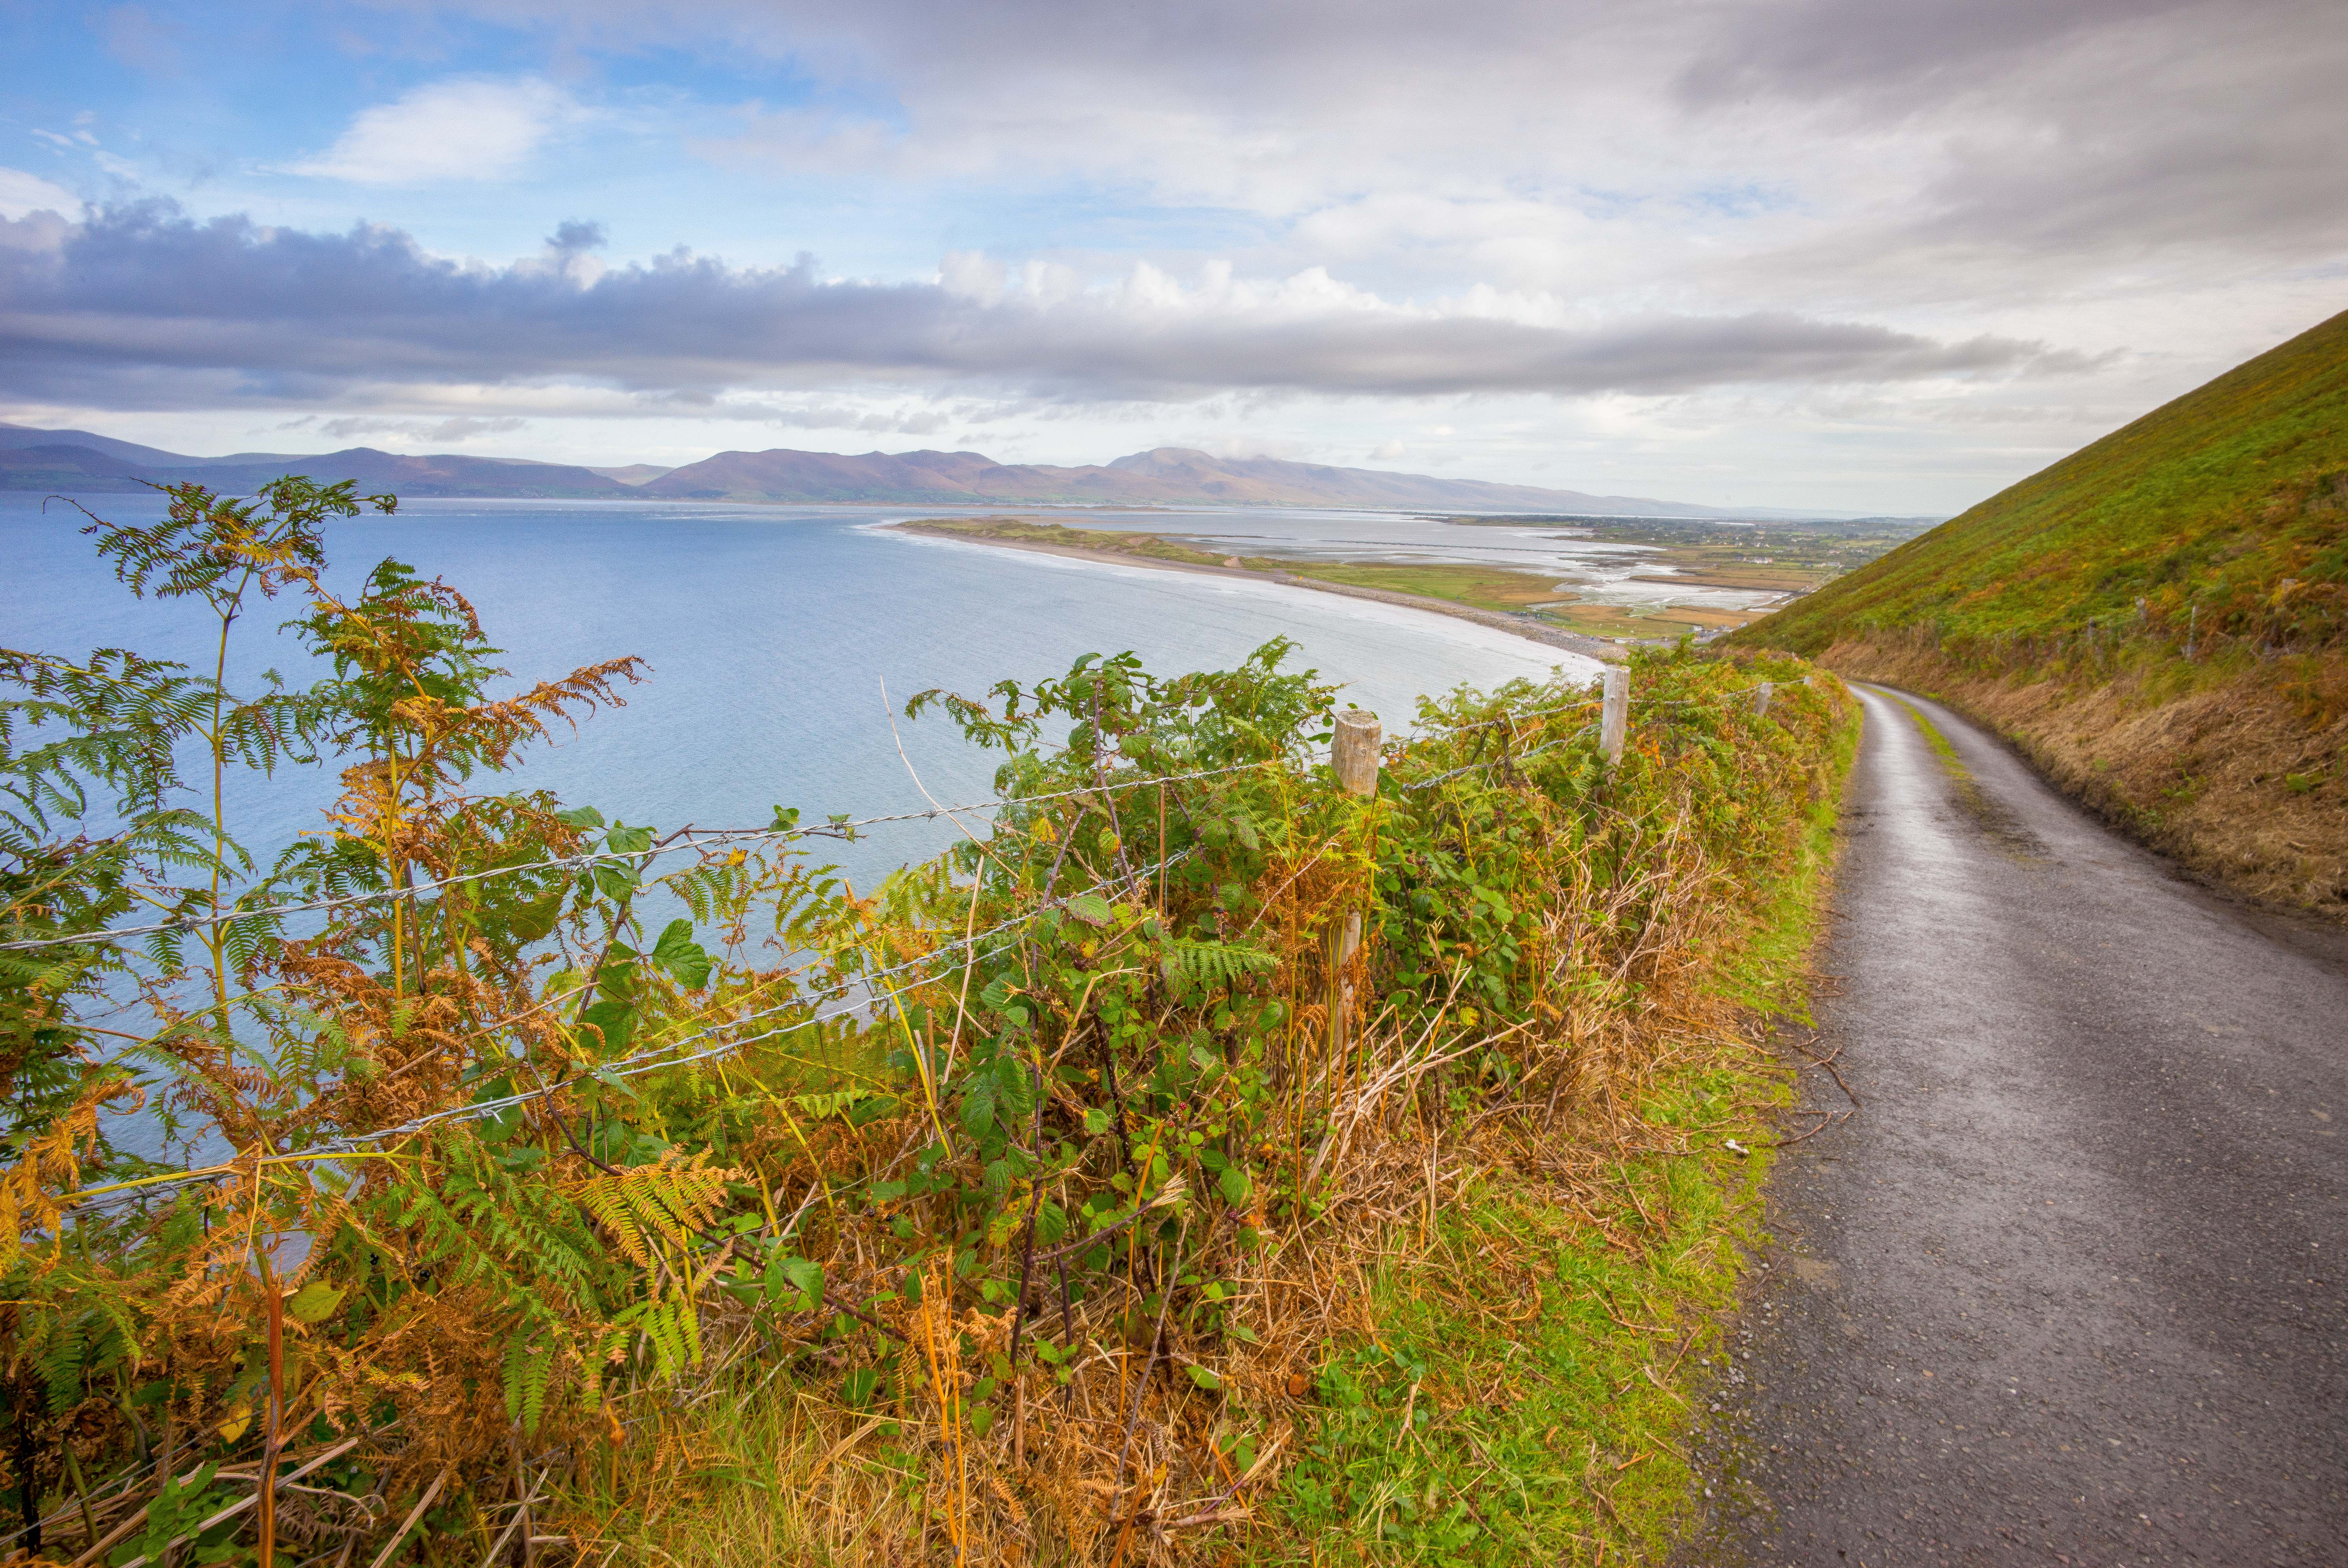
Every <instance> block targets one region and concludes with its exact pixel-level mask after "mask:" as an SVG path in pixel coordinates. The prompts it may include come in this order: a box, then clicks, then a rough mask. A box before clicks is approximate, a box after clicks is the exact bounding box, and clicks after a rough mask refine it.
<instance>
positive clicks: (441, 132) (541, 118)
mask: <svg viewBox="0 0 2348 1568" xmlns="http://www.w3.org/2000/svg"><path fill="white" fill-rule="evenodd" d="M583 118H586V111H585V110H584V109H583V108H582V107H581V106H580V105H579V103H578V102H577V101H576V100H575V99H573V98H572V97H571V96H570V95H569V94H568V93H565V92H564V91H562V89H561V88H560V87H555V86H554V85H553V84H552V83H551V82H546V81H542V80H540V79H539V78H537V77H522V78H520V79H519V80H515V81H490V80H484V79H480V78H460V79H457V80H452V81H445V82H434V83H431V84H430V85H428V86H426V87H417V88H416V89H415V90H414V91H412V92H410V93H408V94H407V95H406V96H404V97H400V98H398V99H396V100H395V101H393V102H391V103H387V104H377V105H376V107H375V108H369V109H362V110H361V111H360V112H359V114H358V117H357V118H355V119H353V120H352V121H351V126H350V128H349V129H348V130H346V131H345V132H343V134H342V137H341V138H340V139H339V140H337V141H336V142H335V145H334V146H333V147H331V148H329V149H326V151H325V152H324V153H323V154H321V155H320V156H318V157H316V158H313V159H304V160H303V161H302V162H299V163H293V164H288V165H285V166H284V167H283V170H282V172H284V173H287V174H308V175H314V176H316V177H318V178H321V179H348V180H353V181H355V182H356V183H359V184H362V185H423V184H428V183H431V182H434V181H437V180H444V179H510V178H512V177H513V176H515V175H516V174H519V173H520V171H521V170H522V169H523V167H524V166H525V165H527V164H528V163H529V162H530V159H531V157H532V156H533V155H534V154H536V153H537V151H538V150H539V149H540V148H541V147H542V146H544V145H545V144H546V142H547V141H548V139H549V138H551V137H553V136H554V135H555V134H556V133H558V132H559V131H561V129H563V128H565V127H566V126H569V125H572V124H576V123H577V122H578V121H580V120H582V119H583Z"/></svg>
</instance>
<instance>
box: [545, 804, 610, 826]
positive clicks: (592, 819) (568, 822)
mask: <svg viewBox="0 0 2348 1568" xmlns="http://www.w3.org/2000/svg"><path fill="white" fill-rule="evenodd" d="M554 820H555V821H557V822H559V823H561V824H562V825H563V826H565V827H601V826H602V825H603V814H602V812H600V811H597V810H596V809H595V808H594V807H593V806H592V805H582V806H580V807H578V808H576V809H575V810H572V811H558V812H556V813H555V814H554Z"/></svg>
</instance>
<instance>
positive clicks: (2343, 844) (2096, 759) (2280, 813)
mask: <svg viewBox="0 0 2348 1568" xmlns="http://www.w3.org/2000/svg"><path fill="white" fill-rule="evenodd" d="M1825 662H1826V663H1828V665H1830V666H1831V667H1833V668H1834V669H1836V670H1838V671H1841V672H1842V673H1844V674H1846V675H1850V676H1856V677H1859V678H1860V679H1862V680H1869V681H1881V682H1886V683H1887V684H1890V685H1893V686H1899V687H1903V688H1905V689H1907V690H1910V691H1914V692H1924V693H1926V694H1928V695H1931V696H1932V697H1935V698H1938V699H1939V700H1941V701H1942V702H1948V703H1949V704H1950V705H1952V707H1955V708H1956V709H1958V710H1959V711H1960V712H1964V713H1966V714H1967V715H1969V716H1970V717H1972V718H1973V719H1975V720H1977V721H1979V722H1981V723H1984V724H1987V725H1988V726H1990V727H1991V728H1992V729H1993V730H1995V731H1996V732H1997V733H1999V734H2001V735H2003V736H2004V737H2005V738H2006V739H2007V740H2009V741H2011V742H2012V743H2013V744H2014V745H2015V746H2016V747H2018V748H2019V749H2020V750H2021V751H2022V753H2023V754H2024V756H2026V757H2028V758H2029V760H2030V761H2031V762H2032V764H2034V765H2035V766H2036V767H2037V768H2038V769H2039V771H2040V772H2041V773H2043V774H2044V775H2045V776H2046V777H2047V778H2049V779H2051V780H2052V781H2053V782H2054V783H2055V784H2057V785H2058V786H2060V787H2061V788H2062V789H2063V790H2064V791H2065V793H2067V794H2071V795H2073V796H2074V797H2075V798H2076V799H2078V800H2080V801H2081V802H2083V803H2084V804H2086V805H2088V806H2089V807H2091V808H2092V809H2094V810H2095V811H2096V812H2097V813H2098V814H2099V815H2102V816H2104V817H2105V818H2106V820H2109V821H2111V822H2113V823H2115V824H2116V825H2119V826H2121V827H2123V828H2125V829H2126V830H2127V832H2128V833H2130V834H2131V835H2133V836H2135V837H2136V838H2137V839H2138V840H2140V841H2141V842H2143V843H2145V844H2147V845H2150V846H2151V847H2153V848H2155V849H2157V850H2159V851H2160V852H2161V853H2163V854H2165V855H2168V856H2173V857H2174V858H2175V859H2177V860H2178V862H2179V863H2181V864H2182V865H2184V866H2187V867H2188V868H2190V869H2191V870H2193V871H2195V872H2197V873H2199V874H2200V875H2201V876H2205V877H2208V878H2209V879H2210V880H2211V881H2214V882H2216V883H2218V884H2219V885H2220V886H2225V887H2228V888H2230V889H2231V890H2233V891H2235V892H2238V893H2241V894H2244V895H2247V896H2249V897H2252V898H2256V899H2258V900H2260V901H2262V902H2265V903H2270V904H2275V905H2280V906H2283V907H2291V908H2296V909H2302V910H2308V911H2312V912H2314V913H2317V914H2319V915H2322V916H2324V917H2328V918H2331V919H2334V920H2348V654H2343V652H2341V651H2337V650H2329V651H2320V652H2315V653H2307V654H2291V655H2282V656H2279V657H2275V658H2272V659H2260V658H2257V657H2256V656H2255V655H2254V654H2252V653H2250V652H2247V651H2234V652H2233V653H2232V655H2231V657H2230V662H2228V663H2225V664H2221V665H2219V667H2217V668H2215V669H2210V670H2207V671H2203V670H2198V669H2196V670H2191V671H2187V670H2181V669H2179V668H2178V663H2177V661H2174V660H2168V661H2156V660H2149V659H2148V660H2144V661H2122V662H2121V663H2120V664H2119V665H2118V667H2117V668H2116V669H2114V670H2113V671H2110V672H2109V674H2108V675H2107V676H2106V677H2104V678H2100V679H2082V678H2081V677H2080V676H2079V675H2077V674H2075V673H2072V672H2068V671H2062V670H2060V669H2056V670H2054V671H2048V670H2046V669H2038V670H2032V671H2023V672H2019V673H2009V674H2000V673H1996V672H1990V671H1974V670H1969V669H1966V668H1963V667H1962V666H1961V665H1960V664H1958V663H1957V662H1956V661H1952V660H1951V659H1949V658H1946V657H1944V656H1943V655H1942V654H1941V651H1939V650H1938V649H1936V648H1935V647H1934V646H1933V645H1932V644H1931V642H1929V641H1923V640H1921V639H1914V638H1909V637H1896V636H1890V637H1875V638H1868V639H1846V640H1844V641H1838V642H1837V643H1836V644H1835V645H1834V646H1833V647H1832V648H1831V649H1830V650H1828V652H1827V654H1826V657H1825Z"/></svg>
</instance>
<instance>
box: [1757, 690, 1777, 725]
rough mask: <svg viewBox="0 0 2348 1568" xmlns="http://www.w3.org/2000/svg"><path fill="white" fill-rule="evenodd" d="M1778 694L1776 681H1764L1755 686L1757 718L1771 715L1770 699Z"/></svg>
mask: <svg viewBox="0 0 2348 1568" xmlns="http://www.w3.org/2000/svg"><path fill="white" fill-rule="evenodd" d="M1776 694H1777V682H1775V681H1764V682H1761V684H1759V685H1758V686H1756V687H1754V688H1753V716H1754V717H1755V718H1756V719H1766V718H1767V717H1768V716H1769V699H1770V698H1772V697H1774V696H1776Z"/></svg>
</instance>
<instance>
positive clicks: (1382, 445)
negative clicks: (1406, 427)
mask: <svg viewBox="0 0 2348 1568" xmlns="http://www.w3.org/2000/svg"><path fill="white" fill-rule="evenodd" d="M1409 451H1410V448H1409V447H1407V446H1404V445H1403V444H1402V441H1401V440H1400V438H1398V437H1396V436H1387V437H1386V438H1385V440H1384V441H1381V442H1379V443H1378V444H1377V445H1376V446H1373V447H1371V448H1370V459H1371V461H1373V462H1377V463H1394V462H1398V461H1400V460H1401V459H1402V458H1403V457H1404V456H1406V455H1407V454H1408V453H1409Z"/></svg>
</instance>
